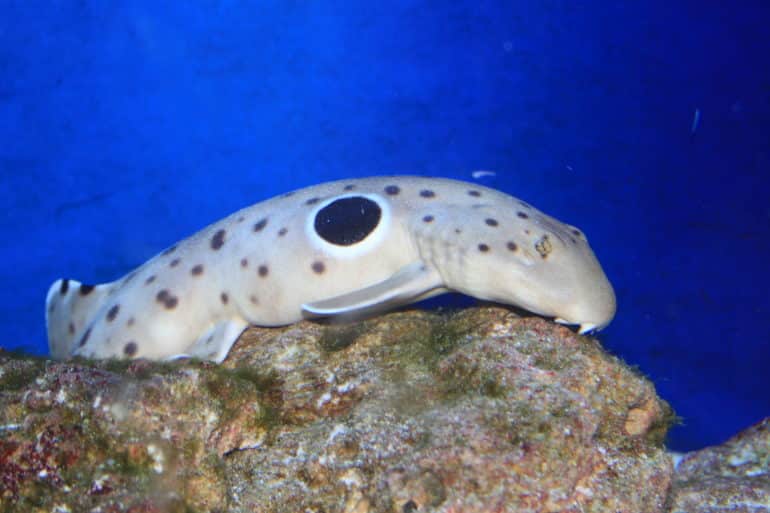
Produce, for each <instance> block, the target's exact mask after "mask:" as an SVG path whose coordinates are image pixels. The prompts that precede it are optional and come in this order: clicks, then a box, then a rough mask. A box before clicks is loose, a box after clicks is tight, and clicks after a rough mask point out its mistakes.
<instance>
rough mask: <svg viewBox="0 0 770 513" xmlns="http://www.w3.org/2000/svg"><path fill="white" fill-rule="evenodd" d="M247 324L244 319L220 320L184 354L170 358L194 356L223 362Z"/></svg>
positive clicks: (170, 358)
mask: <svg viewBox="0 0 770 513" xmlns="http://www.w3.org/2000/svg"><path fill="white" fill-rule="evenodd" d="M247 326H248V323H247V322H246V321H244V320H242V319H230V320H226V321H220V322H218V323H216V324H213V325H211V327H209V329H208V330H206V332H205V333H204V334H203V335H201V336H200V338H198V340H196V341H195V343H194V344H193V345H192V346H191V347H190V349H189V350H188V351H186V352H185V353H184V354H175V355H172V356H170V357H169V358H168V359H169V360H175V359H177V358H190V357H193V358H200V359H201V360H212V361H214V362H216V363H221V362H222V360H224V359H225V357H226V356H227V353H229V352H230V348H231V347H232V346H233V344H235V341H236V340H238V337H240V336H241V333H243V330H245V329H246V327H247Z"/></svg>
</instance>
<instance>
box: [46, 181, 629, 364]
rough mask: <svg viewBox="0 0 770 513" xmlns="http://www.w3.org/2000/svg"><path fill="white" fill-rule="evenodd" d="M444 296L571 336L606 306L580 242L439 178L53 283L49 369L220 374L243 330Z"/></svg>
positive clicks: (249, 222) (203, 235) (307, 202)
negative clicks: (531, 317)
mask: <svg viewBox="0 0 770 513" xmlns="http://www.w3.org/2000/svg"><path fill="white" fill-rule="evenodd" d="M447 291H457V292H461V293H463V294H467V295H470V296H473V297H476V298H479V299H484V300H490V301H496V302H500V303H505V304H512V305H516V306H518V307H521V308H524V309H527V310H529V311H531V312H534V313H537V314H540V315H543V316H547V317H553V318H555V319H556V321H557V322H561V323H565V324H574V325H578V326H579V330H580V332H581V333H585V332H588V331H591V330H594V329H601V328H602V327H604V326H606V325H607V324H608V323H609V322H610V320H611V319H612V317H613V316H614V314H615V295H614V292H613V290H612V286H611V285H610V283H609V281H608V280H607V277H606V276H605V274H604V272H603V270H602V268H601V266H600V265H599V263H598V261H597V260H596V257H595V256H594V253H593V251H592V250H591V248H590V247H589V245H588V242H587V240H586V238H585V236H584V235H583V233H582V232H581V231H580V230H578V229H577V228H575V227H573V226H570V225H567V224H564V223H562V222H560V221H558V220H556V219H554V218H552V217H549V216H547V215H546V214H543V213H542V212H540V211H539V210H537V209H535V208H534V207H532V206H531V205H529V204H528V203H525V202H523V201H521V200H519V199H516V198H514V197H512V196H509V195H507V194H504V193H502V192H499V191H496V190H494V189H489V188H486V187H482V186H479V185H476V184H471V183H465V182H461V181H455V180H449V179H442V178H420V177H409V176H392V177H373V178H360V179H351V180H342V181H337V182H330V183H325V184H320V185H316V186H312V187H308V188H305V189H301V190H298V191H295V192H291V193H288V194H284V195H283V196H279V197H276V198H273V199H270V200H267V201H264V202H261V203H257V204H256V205H253V206H250V207H247V208H245V209H243V210H240V211H238V212H236V213H234V214H232V215H230V216H228V217H226V218H225V219H222V220H220V221H218V222H216V223H214V224H212V225H210V226H208V227H206V228H204V229H203V230H201V231H200V232H198V233H196V234H195V235H193V236H191V237H189V238H188V239H185V240H183V241H181V242H180V243H178V244H176V245H174V246H172V247H171V248H169V249H167V250H165V251H163V252H162V253H160V254H159V255H157V256H155V257H154V258H152V259H151V260H149V261H148V262H146V263H145V264H143V265H142V266H140V267H139V268H138V269H136V270H134V271H133V272H131V273H129V274H128V275H126V276H125V277H123V278H121V279H119V280H117V281H114V282H112V283H106V284H102V285H86V284H83V283H80V282H77V281H75V280H68V279H63V280H57V281H56V282H55V283H54V284H53V285H52V286H51V288H50V289H49V291H48V296H47V301H46V321H47V328H48V342H49V348H50V351H51V355H52V356H53V357H54V358H57V359H65V358H69V357H72V356H85V357H90V358H111V357H118V358H149V359H168V358H175V357H180V356H190V357H197V358H201V359H206V360H213V361H216V362H221V361H222V360H223V359H224V358H225V357H226V356H227V353H228V352H229V350H230V348H231V347H232V345H233V344H234V343H235V341H236V340H237V339H238V337H239V335H240V334H241V332H243V330H244V329H245V328H246V327H247V326H249V325H252V324H253V325H259V326H280V325H285V324H290V323H293V322H296V321H299V320H301V319H302V318H304V317H327V316H342V315H352V314H357V313H361V312H370V311H374V310H378V309H388V308H392V307H395V306H398V305H403V304H407V303H410V302H414V301H418V300H421V299H424V298H427V297H430V296H434V295H437V294H440V293H443V292H447Z"/></svg>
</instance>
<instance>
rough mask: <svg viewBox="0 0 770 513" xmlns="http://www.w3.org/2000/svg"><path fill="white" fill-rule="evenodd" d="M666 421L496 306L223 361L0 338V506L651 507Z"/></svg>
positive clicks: (591, 360) (598, 361) (600, 364)
mask: <svg viewBox="0 0 770 513" xmlns="http://www.w3.org/2000/svg"><path fill="white" fill-rule="evenodd" d="M672 419H673V414H672V411H671V409H670V408H669V407H668V405H667V404H666V403H665V402H664V401H662V400H661V399H659V398H658V397H657V395H656V393H655V389H654V387H653V385H652V384H651V383H650V382H649V381H647V380H646V379H645V378H643V377H642V376H640V375H639V373H637V372H635V371H634V370H632V369H630V368H628V367H627V366H626V365H624V364H623V363H622V362H620V361H619V360H618V359H616V358H614V357H612V356H609V355H608V354H607V353H606V352H604V351H603V350H602V348H601V347H600V345H599V344H598V342H596V341H595V340H593V339H591V338H587V337H581V336H578V335H575V334H574V333H573V332H571V331H570V330H569V329H567V328H565V327H562V326H558V325H556V324H553V323H550V322H548V321H545V320H542V319H539V318H525V319H521V318H518V317H517V316H516V315H515V314H513V313H511V312H509V311H508V310H505V309H501V308H491V307H490V308H474V309H469V310H464V311H461V312H458V313H453V314H443V313H428V312H421V311H408V312H400V313H392V314H388V315H384V316H382V317H377V318H374V319H370V320H366V321H363V322H356V323H352V324H345V325H322V324H318V323H312V322H302V323H299V324H296V325H293V326H289V327H286V328H280V329H264V328H253V329H250V330H249V331H247V332H246V333H245V334H244V336H243V337H242V338H241V340H240V341H239V342H238V343H237V344H236V346H235V347H234V349H233V351H232V353H231V355H230V356H229V357H228V359H227V360H225V362H224V363H223V364H222V365H213V364H208V363H201V362H195V361H180V362H172V363H166V364H155V363H149V362H145V361H134V362H88V361H75V362H67V363H55V362H50V361H44V360H35V359H24V358H14V357H12V356H11V355H7V354H6V355H2V354H0V479H1V481H0V493H1V495H0V501H1V502H0V511H9V512H15V511H19V512H21V511H25V512H27V511H32V512H38V511H39V512H67V511H69V512H89V511H92V512H104V513H108V512H166V511H171V512H176V511H178V512H198V511H200V512H204V511H212V512H244V513H245V512H255V511H256V512H294V511H297V512H300V511H301V512H318V513H321V512H325V513H332V512H350V513H353V512H355V513H363V512H393V513H415V512H426V511H436V512H508V511H509V512H547V511H554V512H555V511H564V512H575V513H579V512H588V511H593V512H603V511H607V512H610V511H611V512H637V513H642V512H659V511H660V512H662V511H667V510H669V508H670V505H671V504H670V502H671V500H672V498H671V495H670V493H671V484H672V480H673V469H672V465H671V461H670V458H669V456H668V455H667V454H666V452H665V449H664V447H663V438H664V436H665V433H666V430H667V429H668V427H669V424H670V423H671V421H672ZM765 433H766V427H765ZM765 440H766V435H765ZM764 457H765V460H764V461H765V464H766V463H767V460H766V458H767V452H765V456H764ZM694 461H695V460H693V463H690V462H689V460H688V461H686V462H685V463H683V465H696V464H697V463H695V462H694ZM695 473H696V474H697V471H695ZM765 483H766V482H765ZM765 486H766V484H765ZM686 489H687V488H686V485H685V484H683V485H682V486H681V487H680V495H679V496H678V498H677V500H680V499H682V500H684V498H685V495H684V494H683V493H684V491H685V490H686ZM764 490H767V488H764ZM766 494H767V492H766V491H765V497H766V496H767V495H766ZM682 511H686V510H682Z"/></svg>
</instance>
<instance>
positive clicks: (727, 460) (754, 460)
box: [671, 417, 770, 513]
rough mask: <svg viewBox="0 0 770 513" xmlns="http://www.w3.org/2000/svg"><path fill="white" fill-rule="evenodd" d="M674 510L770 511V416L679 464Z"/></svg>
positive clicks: (707, 512)
mask: <svg viewBox="0 0 770 513" xmlns="http://www.w3.org/2000/svg"><path fill="white" fill-rule="evenodd" d="M672 496H673V501H672V508H671V511H672V512H674V513H685V512H687V513H689V512H690V511H697V512H698V513H717V512H719V513H724V512H726V511H729V512H735V513H766V512H770V417H768V418H766V419H765V420H763V421H762V422H759V423H758V424H755V425H754V426H752V427H750V428H749V429H747V430H745V431H743V432H741V433H739V434H738V435H736V436H734V437H733V438H731V439H730V440H728V441H727V442H725V443H724V444H722V445H720V446H718V447H708V448H706V449H703V450H700V451H695V452H692V453H688V454H687V455H686V456H685V457H684V459H682V461H680V463H679V465H678V466H677V470H676V474H675V483H674V490H673V494H672Z"/></svg>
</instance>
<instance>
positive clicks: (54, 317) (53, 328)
mask: <svg viewBox="0 0 770 513" xmlns="http://www.w3.org/2000/svg"><path fill="white" fill-rule="evenodd" d="M109 291H110V285H109V284H105V285H87V284H84V283H80V282H79V281H75V280H68V279H60V280H56V281H55V282H54V283H53V285H51V288H49V289H48V295H47V296H46V301H45V314H46V315H45V317H46V325H47V328H48V349H49V351H50V353H51V357H53V358H55V359H57V360H62V359H65V358H68V357H69V356H70V353H71V352H72V350H73V349H74V348H75V344H76V342H77V341H79V340H80V338H82V337H83V336H84V334H85V331H86V330H87V329H88V326H86V325H87V324H89V323H90V322H91V319H92V318H93V316H94V314H95V313H96V311H97V310H98V309H99V308H100V307H101V306H102V305H103V303H104V298H105V297H106V296H107V294H108V293H109Z"/></svg>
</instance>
